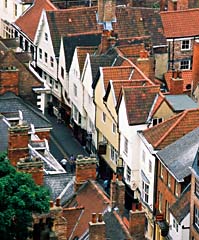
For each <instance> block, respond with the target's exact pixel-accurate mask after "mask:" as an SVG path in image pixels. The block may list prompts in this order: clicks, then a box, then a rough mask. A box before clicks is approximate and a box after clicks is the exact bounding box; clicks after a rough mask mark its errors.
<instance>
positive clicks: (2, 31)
mask: <svg viewBox="0 0 199 240" xmlns="http://www.w3.org/2000/svg"><path fill="white" fill-rule="evenodd" d="M32 4H33V0H23V1H22V0H20V1H14V0H5V1H1V2H0V13H1V18H0V36H1V37H2V38H13V37H14V32H13V29H12V26H11V24H12V23H13V22H15V20H16V19H17V18H19V17H20V16H21V15H22V14H23V13H24V12H25V11H26V9H28V8H29V7H30V6H31V5H32Z"/></svg>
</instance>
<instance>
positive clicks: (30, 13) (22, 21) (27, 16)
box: [15, 0, 57, 41]
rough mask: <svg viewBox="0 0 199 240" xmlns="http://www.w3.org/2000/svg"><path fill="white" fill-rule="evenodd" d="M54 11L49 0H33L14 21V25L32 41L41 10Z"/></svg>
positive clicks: (54, 8)
mask: <svg viewBox="0 0 199 240" xmlns="http://www.w3.org/2000/svg"><path fill="white" fill-rule="evenodd" d="M43 9H45V10H56V9H57V8H56V7H55V6H54V5H53V4H52V3H51V2H50V1H49V0H42V1H41V0H35V1H34V4H33V5H32V6H31V7H30V8H29V9H28V10H27V11H26V12H25V13H24V14H23V15H22V16H20V17H19V18H18V19H17V20H16V21H15V24H16V25H17V26H18V27H19V28H20V29H21V30H22V31H23V32H24V33H25V34H26V35H27V36H28V37H29V38H30V39H31V40H32V41H33V40H34V37H35V33H36V30H37V26H38V23H39V19H40V16H41V13H42V10H43Z"/></svg>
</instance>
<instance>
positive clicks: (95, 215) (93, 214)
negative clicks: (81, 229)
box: [92, 213, 97, 223]
mask: <svg viewBox="0 0 199 240" xmlns="http://www.w3.org/2000/svg"><path fill="white" fill-rule="evenodd" d="M96 222H97V214H96V213H92V223H96Z"/></svg>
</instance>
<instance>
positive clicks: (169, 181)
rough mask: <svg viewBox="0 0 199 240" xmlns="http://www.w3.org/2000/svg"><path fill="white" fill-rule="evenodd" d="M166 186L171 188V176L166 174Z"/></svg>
mask: <svg viewBox="0 0 199 240" xmlns="http://www.w3.org/2000/svg"><path fill="white" fill-rule="evenodd" d="M167 186H168V187H169V188H171V174H170V173H169V172H167Z"/></svg>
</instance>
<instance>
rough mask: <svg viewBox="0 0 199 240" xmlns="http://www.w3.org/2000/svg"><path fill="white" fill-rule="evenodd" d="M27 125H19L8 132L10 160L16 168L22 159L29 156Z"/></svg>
mask: <svg viewBox="0 0 199 240" xmlns="http://www.w3.org/2000/svg"><path fill="white" fill-rule="evenodd" d="M28 130H29V127H28V126H27V125H17V126H13V127H10V128H9V132H8V158H9V160H10V162H11V164H12V165H13V166H16V164H17V162H18V160H19V159H20V158H24V157H27V156H28V155H29V150H28V143H29V135H28Z"/></svg>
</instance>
